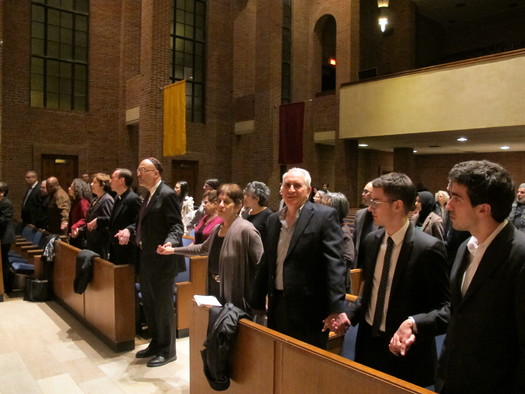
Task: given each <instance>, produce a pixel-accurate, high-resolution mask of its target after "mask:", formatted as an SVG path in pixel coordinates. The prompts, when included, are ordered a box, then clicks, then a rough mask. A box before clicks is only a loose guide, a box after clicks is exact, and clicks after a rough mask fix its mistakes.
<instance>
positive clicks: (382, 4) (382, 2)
mask: <svg viewBox="0 0 525 394" xmlns="http://www.w3.org/2000/svg"><path fill="white" fill-rule="evenodd" d="M388 1H389V0H377V7H378V8H379V16H378V19H377V21H378V23H379V26H381V31H382V32H383V33H384V32H385V31H386V25H388Z"/></svg>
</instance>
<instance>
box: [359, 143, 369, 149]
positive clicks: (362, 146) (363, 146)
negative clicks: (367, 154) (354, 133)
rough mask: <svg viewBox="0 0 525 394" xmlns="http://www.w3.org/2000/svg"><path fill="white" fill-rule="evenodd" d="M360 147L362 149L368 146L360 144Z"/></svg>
mask: <svg viewBox="0 0 525 394" xmlns="http://www.w3.org/2000/svg"><path fill="white" fill-rule="evenodd" d="M359 146H360V147H361V148H366V147H367V146H368V144H359Z"/></svg>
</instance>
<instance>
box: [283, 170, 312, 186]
mask: <svg viewBox="0 0 525 394" xmlns="http://www.w3.org/2000/svg"><path fill="white" fill-rule="evenodd" d="M291 172H298V173H299V174H301V176H302V177H303V178H304V184H305V185H306V187H310V185H311V183H312V177H311V176H310V173H309V172H308V171H306V170H305V169H303V168H299V167H294V168H290V169H289V170H288V171H286V172H285V173H284V174H283V183H284V178H286V177H287V176H288V174H290V173H291Z"/></svg>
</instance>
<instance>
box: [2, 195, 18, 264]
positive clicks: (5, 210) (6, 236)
mask: <svg viewBox="0 0 525 394" xmlns="http://www.w3.org/2000/svg"><path fill="white" fill-rule="evenodd" d="M12 218H13V203H12V202H11V200H9V198H7V197H4V198H3V199H2V200H1V201H0V240H1V241H2V244H3V245H10V244H11V243H13V242H14V241H15V230H14V228H13V225H12V223H11V219H12ZM4 264H7V262H5V261H4Z"/></svg>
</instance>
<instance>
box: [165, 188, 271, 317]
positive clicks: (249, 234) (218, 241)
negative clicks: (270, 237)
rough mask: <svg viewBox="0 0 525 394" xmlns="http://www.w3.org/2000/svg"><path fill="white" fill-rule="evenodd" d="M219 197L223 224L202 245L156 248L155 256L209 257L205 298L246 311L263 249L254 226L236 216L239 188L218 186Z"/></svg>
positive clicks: (240, 205)
mask: <svg viewBox="0 0 525 394" xmlns="http://www.w3.org/2000/svg"><path fill="white" fill-rule="evenodd" d="M218 194H219V197H218V201H219V208H218V210H219V217H220V218H221V219H222V221H223V223H222V224H221V225H219V226H216V227H215V229H214V231H213V232H212V234H211V235H210V237H209V238H208V239H207V240H206V241H205V242H204V243H202V244H200V245H190V246H185V247H178V248H173V247H170V246H164V245H159V247H158V248H157V253H159V254H163V255H165V254H174V253H175V254H183V255H188V256H194V255H203V254H204V255H208V294H211V295H214V296H216V297H217V298H218V299H219V301H220V302H221V303H225V302H231V303H233V304H234V305H235V306H237V307H239V308H245V298H248V297H249V296H250V293H251V290H252V284H253V279H254V276H255V270H256V266H257V264H258V263H259V261H260V259H261V256H262V254H263V245H262V241H261V237H260V236H259V232H258V231H257V230H256V229H255V227H254V226H253V224H251V223H250V222H248V221H247V220H244V219H243V218H241V217H240V216H239V212H240V210H241V207H242V201H243V191H242V189H241V188H240V186H239V185H237V184H234V183H228V184H224V185H221V186H220V187H219V190H218Z"/></svg>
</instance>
